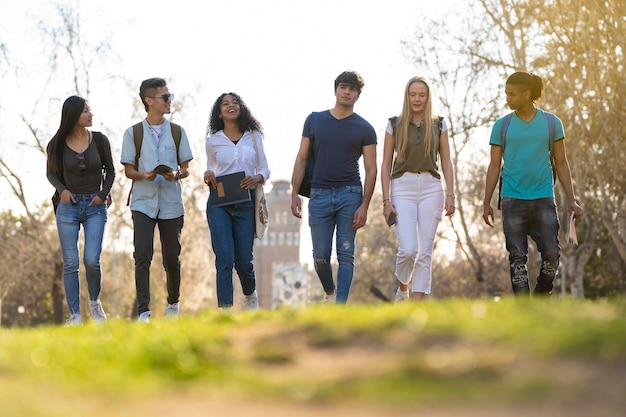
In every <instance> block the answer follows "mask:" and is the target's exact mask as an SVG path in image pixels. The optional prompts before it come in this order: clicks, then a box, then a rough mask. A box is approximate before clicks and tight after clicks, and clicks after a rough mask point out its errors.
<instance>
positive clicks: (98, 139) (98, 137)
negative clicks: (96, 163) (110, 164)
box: [93, 132, 104, 167]
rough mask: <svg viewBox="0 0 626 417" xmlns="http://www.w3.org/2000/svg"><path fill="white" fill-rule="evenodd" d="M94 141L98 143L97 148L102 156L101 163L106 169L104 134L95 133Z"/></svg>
mask: <svg viewBox="0 0 626 417" xmlns="http://www.w3.org/2000/svg"><path fill="white" fill-rule="evenodd" d="M93 140H94V142H96V148H98V154H99V155H100V163H101V164H102V166H103V167H104V138H103V137H102V133H100V132H94V133H93Z"/></svg>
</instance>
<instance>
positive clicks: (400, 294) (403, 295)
mask: <svg viewBox="0 0 626 417" xmlns="http://www.w3.org/2000/svg"><path fill="white" fill-rule="evenodd" d="M408 299H409V289H408V288H407V289H406V291H402V290H400V287H398V289H397V290H396V299H395V303H396V304H398V303H402V302H404V301H406V300H408Z"/></svg>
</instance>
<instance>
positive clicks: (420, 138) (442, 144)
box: [381, 77, 455, 302]
mask: <svg viewBox="0 0 626 417" xmlns="http://www.w3.org/2000/svg"><path fill="white" fill-rule="evenodd" d="M431 91H432V90H431V88H430V84H429V83H428V81H427V80H426V79H424V78H422V77H414V78H411V79H410V80H409V82H408V83H407V85H406V88H405V92H404V100H403V105H402V112H401V113H400V115H399V116H397V117H392V118H390V119H389V123H388V124H387V129H386V133H385V144H384V149H383V162H382V167H381V185H382V190H383V215H384V216H385V219H386V220H387V222H389V220H390V219H389V217H390V216H396V219H397V220H396V235H397V237H398V253H397V256H396V271H395V275H396V278H397V280H398V289H397V291H396V296H395V301H396V302H401V301H405V300H407V299H409V285H411V286H412V291H411V293H412V295H411V298H412V299H414V300H421V299H422V298H424V295H425V294H430V292H431V270H432V252H433V247H434V242H435V235H436V233H437V227H438V226H439V222H440V221H441V218H442V214H443V211H444V210H445V213H446V216H451V215H452V214H454V210H455V208H454V177H453V170H452V162H451V160H450V146H449V143H448V126H447V124H446V121H445V120H444V119H443V118H442V117H438V116H437V115H435V114H434V113H433V109H432V93H431ZM440 171H441V172H443V177H444V180H445V184H446V186H445V190H444V187H443V185H442V181H441V174H440Z"/></svg>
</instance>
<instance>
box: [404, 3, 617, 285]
mask: <svg viewBox="0 0 626 417" xmlns="http://www.w3.org/2000/svg"><path fill="white" fill-rule="evenodd" d="M468 7H469V8H470V10H469V12H468V11H465V12H464V16H458V15H455V14H454V13H451V14H446V22H454V24H452V25H450V24H448V25H442V24H441V21H439V20H433V21H426V22H423V24H421V25H420V26H419V27H418V28H417V29H416V32H415V37H414V38H413V39H414V40H412V41H408V42H406V43H405V47H406V50H407V54H408V55H409V56H410V57H411V58H412V59H413V60H414V62H415V63H416V66H417V67H418V68H422V69H423V71H424V72H425V73H426V74H427V75H428V76H430V77H431V78H432V79H433V81H434V84H435V86H436V87H437V88H436V90H437V91H438V92H439V94H440V98H441V102H442V104H443V108H444V111H445V112H447V113H448V115H449V117H450V120H451V123H450V125H451V135H450V137H451V141H452V152H453V162H454V164H455V166H456V170H455V173H456V175H457V178H456V179H457V181H456V184H457V190H458V191H457V195H458V198H457V211H458V219H457V220H455V221H454V222H452V225H451V227H452V230H453V232H454V235H455V236H456V237H457V238H458V240H459V242H460V243H459V244H460V246H461V252H462V253H463V254H464V256H465V257H466V259H467V261H468V262H469V264H470V266H471V268H472V271H474V273H475V275H476V278H477V280H478V281H479V282H481V283H487V284H483V285H484V286H485V289H488V288H489V287H491V286H494V288H497V284H495V285H494V284H493V283H488V281H489V277H490V276H494V275H496V274H497V273H496V274H494V272H496V271H494V268H493V267H492V266H493V265H496V263H495V262H494V257H497V256H499V255H498V254H499V253H501V251H502V250H504V249H503V239H502V238H501V236H499V232H498V231H497V230H487V229H486V228H485V227H483V226H482V224H480V223H482V220H481V219H480V214H481V213H482V195H483V190H484V173H485V167H486V165H487V163H486V161H487V160H488V155H487V153H486V151H487V148H488V146H487V143H488V139H487V138H488V134H489V129H490V128H491V126H492V125H493V122H494V121H495V120H496V119H497V117H499V116H501V115H502V114H503V113H505V111H506V110H505V108H504V97H503V93H502V91H503V89H504V82H505V80H506V77H507V75H508V74H510V73H511V72H513V71H515V70H520V69H523V70H528V71H532V72H536V73H538V74H540V75H541V76H542V78H543V79H544V81H545V82H546V92H545V94H544V101H543V102H542V103H540V106H541V107H544V108H546V109H547V110H550V111H553V112H555V113H556V114H557V115H559V116H560V118H561V119H562V120H563V122H564V125H565V130H566V134H567V136H568V138H574V140H568V142H567V143H568V151H569V159H570V164H571V165H572V172H573V179H574V182H575V188H576V192H577V195H578V196H579V197H580V198H581V201H582V204H583V206H584V208H585V209H586V211H587V214H586V215H585V216H584V217H583V218H582V219H580V220H579V223H580V224H579V225H578V228H579V234H580V236H579V240H580V242H581V244H580V245H579V246H577V247H574V246H571V245H567V244H565V242H566V240H567V239H566V234H565V232H566V228H565V227H563V228H562V232H561V235H560V241H561V243H562V246H563V254H562V255H563V256H562V259H561V264H562V268H561V271H560V275H561V277H562V279H563V282H562V284H563V288H565V287H566V284H567V282H569V287H570V291H571V293H572V295H573V296H575V297H582V296H584V290H583V277H584V275H585V274H589V273H590V268H586V266H587V265H588V263H589V261H590V259H591V257H592V256H593V254H594V253H595V252H596V249H597V248H598V242H597V241H596V236H597V233H598V231H599V230H600V229H606V231H607V232H608V236H610V240H611V242H612V245H613V246H614V248H615V249H616V252H617V253H619V254H620V257H621V259H622V262H623V260H624V259H625V258H624V256H623V254H624V252H625V251H624V250H623V249H624V247H626V246H624V242H626V240H624V238H623V236H624V232H623V231H624V227H626V223H624V221H623V216H621V215H620V214H619V213H621V212H623V208H624V204H626V203H625V200H624V185H625V184H624V179H623V175H621V173H622V172H623V170H624V157H623V156H624V150H623V148H624V136H623V129H621V126H620V123H619V121H620V117H619V115H623V114H624V98H623V92H624V83H623V80H622V79H621V76H620V74H621V73H622V71H623V66H624V58H623V45H624V36H625V33H626V31H625V30H624V25H625V16H626V12H625V9H626V5H625V4H624V3H623V2H619V1H600V0H587V1H581V0H555V1H551V2H544V1H539V0H516V1H506V0H479V1H477V2H474V3H471V4H470V5H468ZM581 139H582V140H581ZM481 161H483V162H481ZM557 202H558V203H559V204H558V205H559V207H564V196H563V195H562V193H561V192H560V189H559V187H557ZM560 217H561V224H563V225H566V224H567V222H568V220H569V219H568V218H567V213H566V212H565V211H564V210H560ZM477 223H478V224H477ZM479 227H480V229H479ZM531 255H532V256H536V253H535V254H534V255H533V254H531ZM502 264H503V263H502V262H498V263H497V265H502ZM504 264H505V265H506V263H505V262H504ZM496 270H497V268H496ZM597 273H598V272H597V271H596V274H597Z"/></svg>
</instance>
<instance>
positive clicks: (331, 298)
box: [322, 289, 337, 304]
mask: <svg viewBox="0 0 626 417" xmlns="http://www.w3.org/2000/svg"><path fill="white" fill-rule="evenodd" d="M322 303H324V304H337V290H336V289H335V292H333V293H332V294H330V295H329V294H324V300H322Z"/></svg>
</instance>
